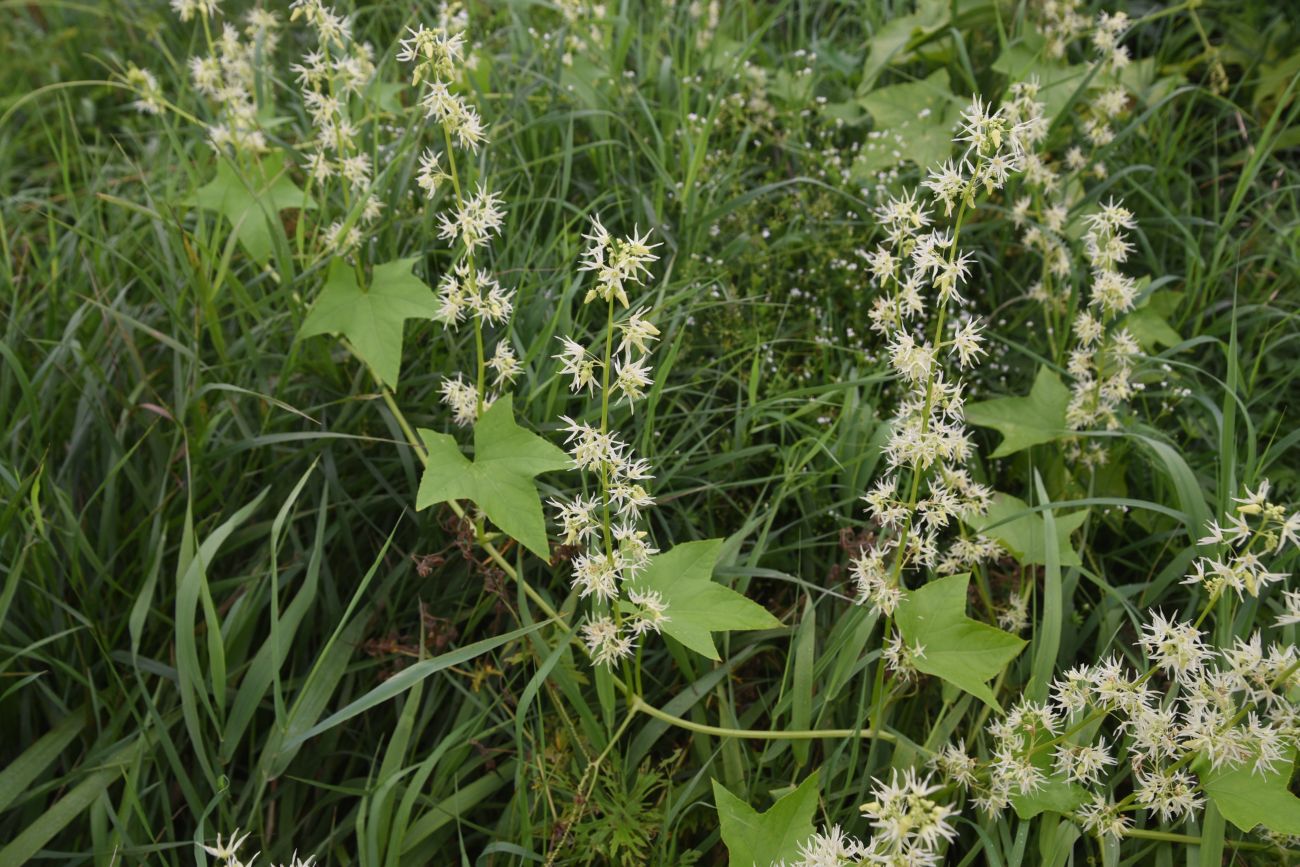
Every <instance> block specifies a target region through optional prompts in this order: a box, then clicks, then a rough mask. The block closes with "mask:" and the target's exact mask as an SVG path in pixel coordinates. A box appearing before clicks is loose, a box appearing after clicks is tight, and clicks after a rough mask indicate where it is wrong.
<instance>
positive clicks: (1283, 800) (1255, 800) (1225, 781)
mask: <svg viewBox="0 0 1300 867" xmlns="http://www.w3.org/2000/svg"><path fill="white" fill-rule="evenodd" d="M1294 761H1295V755H1294V753H1293V754H1292V755H1290V756H1288V760H1287V762H1286V763H1285V764H1282V763H1279V764H1278V766H1277V767H1276V768H1275V769H1274V770H1273V771H1272V772H1271V773H1267V774H1258V773H1256V772H1255V771H1254V765H1253V764H1252V763H1250V762H1247V763H1246V764H1244V765H1242V766H1241V767H1239V768H1222V769H1220V770H1218V771H1210V770H1204V772H1203V773H1202V774H1201V785H1202V786H1203V787H1204V789H1205V794H1207V795H1209V796H1210V798H1211V799H1213V801H1214V803H1215V804H1216V805H1218V807H1219V812H1221V813H1223V815H1224V818H1226V819H1227V820H1228V821H1229V822H1231V823H1232V824H1234V825H1236V826H1237V827H1238V828H1240V829H1241V830H1243V831H1253V830H1254V829H1255V827H1256V826H1257V825H1263V826H1264V827H1265V828H1268V829H1269V830H1270V831H1275V832H1277V833H1278V834H1300V798H1297V797H1296V796H1295V795H1293V794H1291V791H1290V789H1289V788H1288V784H1289V783H1290V781H1291V767H1292V765H1293V764H1294Z"/></svg>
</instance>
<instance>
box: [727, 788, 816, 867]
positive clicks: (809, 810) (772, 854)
mask: <svg viewBox="0 0 1300 867" xmlns="http://www.w3.org/2000/svg"><path fill="white" fill-rule="evenodd" d="M713 802H714V803H715V804H717V805H718V825H719V827H720V829H721V831H722V842H723V843H725V844H726V846H727V864H728V865H729V867H752V865H754V864H772V863H775V862H784V861H785V860H786V859H789V860H793V859H795V858H797V857H798V856H799V846H800V845H801V844H803V843H805V842H806V841H807V840H808V838H809V837H811V836H812V835H813V831H814V830H815V829H814V828H813V823H812V820H813V814H814V813H816V812H817V774H816V773H813V774H812V775H811V776H809V777H808V779H806V780H804V781H803V782H802V783H800V784H799V787H798V788H796V789H794V790H793V791H791V792H788V793H787V794H786V795H784V796H783V797H782V798H781V799H780V800H778V801H777V802H776V803H775V804H773V805H772V806H771V807H770V808H769V809H768V810H767V811H766V812H763V813H760V812H758V811H757V810H755V809H754V808H753V807H751V806H749V804H747V803H745V802H744V801H742V800H741V799H740V798H737V797H736V796H735V795H733V794H731V792H729V791H728V790H727V788H726V787H725V786H723V785H722V784H721V783H719V782H718V781H717V780H714V781H713Z"/></svg>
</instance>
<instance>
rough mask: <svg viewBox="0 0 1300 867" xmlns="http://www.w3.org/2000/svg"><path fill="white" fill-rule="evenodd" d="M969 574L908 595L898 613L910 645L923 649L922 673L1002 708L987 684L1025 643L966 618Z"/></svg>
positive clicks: (897, 619) (918, 663)
mask: <svg viewBox="0 0 1300 867" xmlns="http://www.w3.org/2000/svg"><path fill="white" fill-rule="evenodd" d="M969 583H970V575H965V574H963V575H950V576H948V577H946V578H940V579H938V580H937V581H931V582H930V583H929V584H926V585H924V586H922V587H918V588H917V589H915V590H910V591H908V593H907V595H906V596H905V597H904V598H903V601H902V602H901V603H900V604H899V606H898V610H897V611H895V612H894V618H895V622H897V624H898V630H899V632H901V633H902V634H903V640H904V641H906V642H907V644H908V646H909V647H917V646H918V645H919V646H920V647H921V648H922V649H923V651H924V652H923V655H920V656H918V657H917V658H916V660H915V665H916V667H917V669H918V670H920V671H923V672H925V673H926V674H932V675H934V676H935V677H939V678H943V679H944V680H946V681H948V682H949V683H951V684H952V685H953V686H956V687H958V688H960V689H963V690H965V691H966V692H969V693H970V694H971V695H973V696H975V697H976V698H978V699H981V700H982V701H984V702H986V703H987V704H989V705H992V706H993V707H995V708H999V709H1000V705H999V704H998V701H997V699H996V698H995V697H994V695H993V690H991V689H989V687H988V681H990V680H992V679H993V678H994V677H996V676H997V675H998V674H999V673H1000V672H1001V671H1002V669H1003V668H1005V667H1006V665H1007V663H1008V662H1010V661H1011V660H1013V659H1015V658H1016V656H1018V655H1019V654H1020V651H1021V650H1023V649H1024V647H1025V644H1026V642H1025V641H1024V640H1023V639H1020V638H1017V637H1016V636H1014V635H1012V634H1011V633H1009V632H1003V631H1002V630H1001V629H998V628H997V627H994V626H989V625H988V624H987V623H980V622H979V621H978V620H972V619H971V618H969V617H967V616H966V587H967V585H968V584H969Z"/></svg>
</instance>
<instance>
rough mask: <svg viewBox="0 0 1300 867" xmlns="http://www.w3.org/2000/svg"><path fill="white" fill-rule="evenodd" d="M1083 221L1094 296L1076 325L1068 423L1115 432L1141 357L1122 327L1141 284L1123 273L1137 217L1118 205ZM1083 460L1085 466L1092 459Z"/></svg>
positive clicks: (1112, 204) (1076, 427) (1110, 204)
mask: <svg viewBox="0 0 1300 867" xmlns="http://www.w3.org/2000/svg"><path fill="white" fill-rule="evenodd" d="M1084 219H1085V221H1086V222H1087V225H1088V231H1087V233H1086V234H1085V235H1084V238H1083V242H1084V249H1085V251H1086V254H1087V257H1088V262H1089V264H1090V265H1091V266H1092V295H1091V297H1090V298H1089V300H1088V307H1087V309H1085V310H1082V311H1080V312H1079V314H1078V316H1076V317H1075V320H1074V336H1075V340H1076V341H1077V343H1076V345H1075V348H1074V349H1073V350H1072V351H1071V352H1070V362H1069V365H1068V370H1069V372H1070V375H1071V376H1072V377H1074V385H1073V390H1072V394H1071V396H1070V404H1069V406H1068V407H1067V409H1066V413H1065V420H1066V423H1067V424H1068V425H1069V426H1070V428H1071V429H1072V430H1085V429H1087V428H1096V427H1105V428H1108V429H1111V430H1114V429H1115V428H1118V427H1119V425H1120V421H1119V412H1120V410H1121V409H1122V407H1123V406H1124V403H1125V402H1126V401H1127V400H1128V399H1129V398H1130V397H1132V396H1133V394H1134V392H1135V391H1136V386H1135V385H1134V383H1133V378H1132V375H1133V368H1134V365H1135V364H1136V362H1137V359H1138V356H1139V355H1140V354H1141V350H1140V349H1139V347H1138V343H1137V340H1136V339H1134V337H1133V335H1132V334H1131V333H1129V331H1128V329H1126V328H1123V327H1119V324H1118V323H1119V320H1120V318H1121V317H1123V316H1124V315H1125V314H1126V313H1128V312H1129V311H1130V310H1132V309H1133V305H1134V302H1135V301H1136V300H1137V292H1138V287H1137V282H1136V281H1135V280H1134V279H1133V278H1132V277H1130V276H1128V275H1126V274H1124V273H1122V272H1121V271H1120V270H1119V266H1120V265H1121V264H1122V263H1123V262H1125V261H1126V260H1127V259H1128V256H1129V253H1130V252H1132V250H1133V245H1132V244H1131V243H1129V241H1128V239H1127V237H1126V235H1125V232H1126V231H1127V230H1129V229H1132V228H1133V227H1134V225H1135V223H1134V220H1133V214H1132V213H1131V212H1130V211H1129V210H1128V209H1127V208H1125V207H1124V206H1123V205H1121V204H1119V203H1118V202H1115V201H1114V200H1111V201H1110V202H1108V203H1107V204H1105V205H1103V206H1102V207H1101V210H1100V211H1098V212H1097V213H1095V214H1089V215H1088V216H1087V217H1085V218H1084ZM1081 459H1083V460H1085V461H1086V460H1088V456H1087V455H1083V456H1081ZM1098 459H1099V456H1097V457H1094V458H1093V460H1094V461H1095V460H1098Z"/></svg>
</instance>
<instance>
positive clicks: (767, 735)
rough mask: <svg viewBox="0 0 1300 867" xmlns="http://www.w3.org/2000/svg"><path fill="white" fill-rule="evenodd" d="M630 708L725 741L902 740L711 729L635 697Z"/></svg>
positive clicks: (834, 732)
mask: <svg viewBox="0 0 1300 867" xmlns="http://www.w3.org/2000/svg"><path fill="white" fill-rule="evenodd" d="M628 704H629V706H630V707H631V709H632V710H633V711H634V712H639V713H643V714H645V715H646V716H652V717H654V718H655V719H657V720H660V721H662V722H666V723H668V724H669V725H672V726H676V727H677V728H681V729H686V730H687V731H692V732H699V733H700V734H705V735H716V736H717V737H722V738H749V739H752V740H761V741H811V740H817V739H819V738H837V739H844V738H869V739H872V740H880V741H888V742H890V743H894V742H895V741H897V740H898V738H897V737H895V736H894V735H893V734H891V733H890V732H885V731H876V730H874V729H809V730H805V731H799V730H794V729H787V730H780V731H777V730H768V729H733V728H726V727H723V726H711V725H706V724H704V723H697V722H692V721H690V720H688V719H682V718H681V717H679V716H673V715H672V714H670V713H668V712H667V711H662V710H660V709H659V708H657V707H654V706H652V705H649V704H646V703H645V702H644V701H643V700H642V699H641V697H640V696H635V695H634V696H631V698H630V699H629V701H628Z"/></svg>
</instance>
